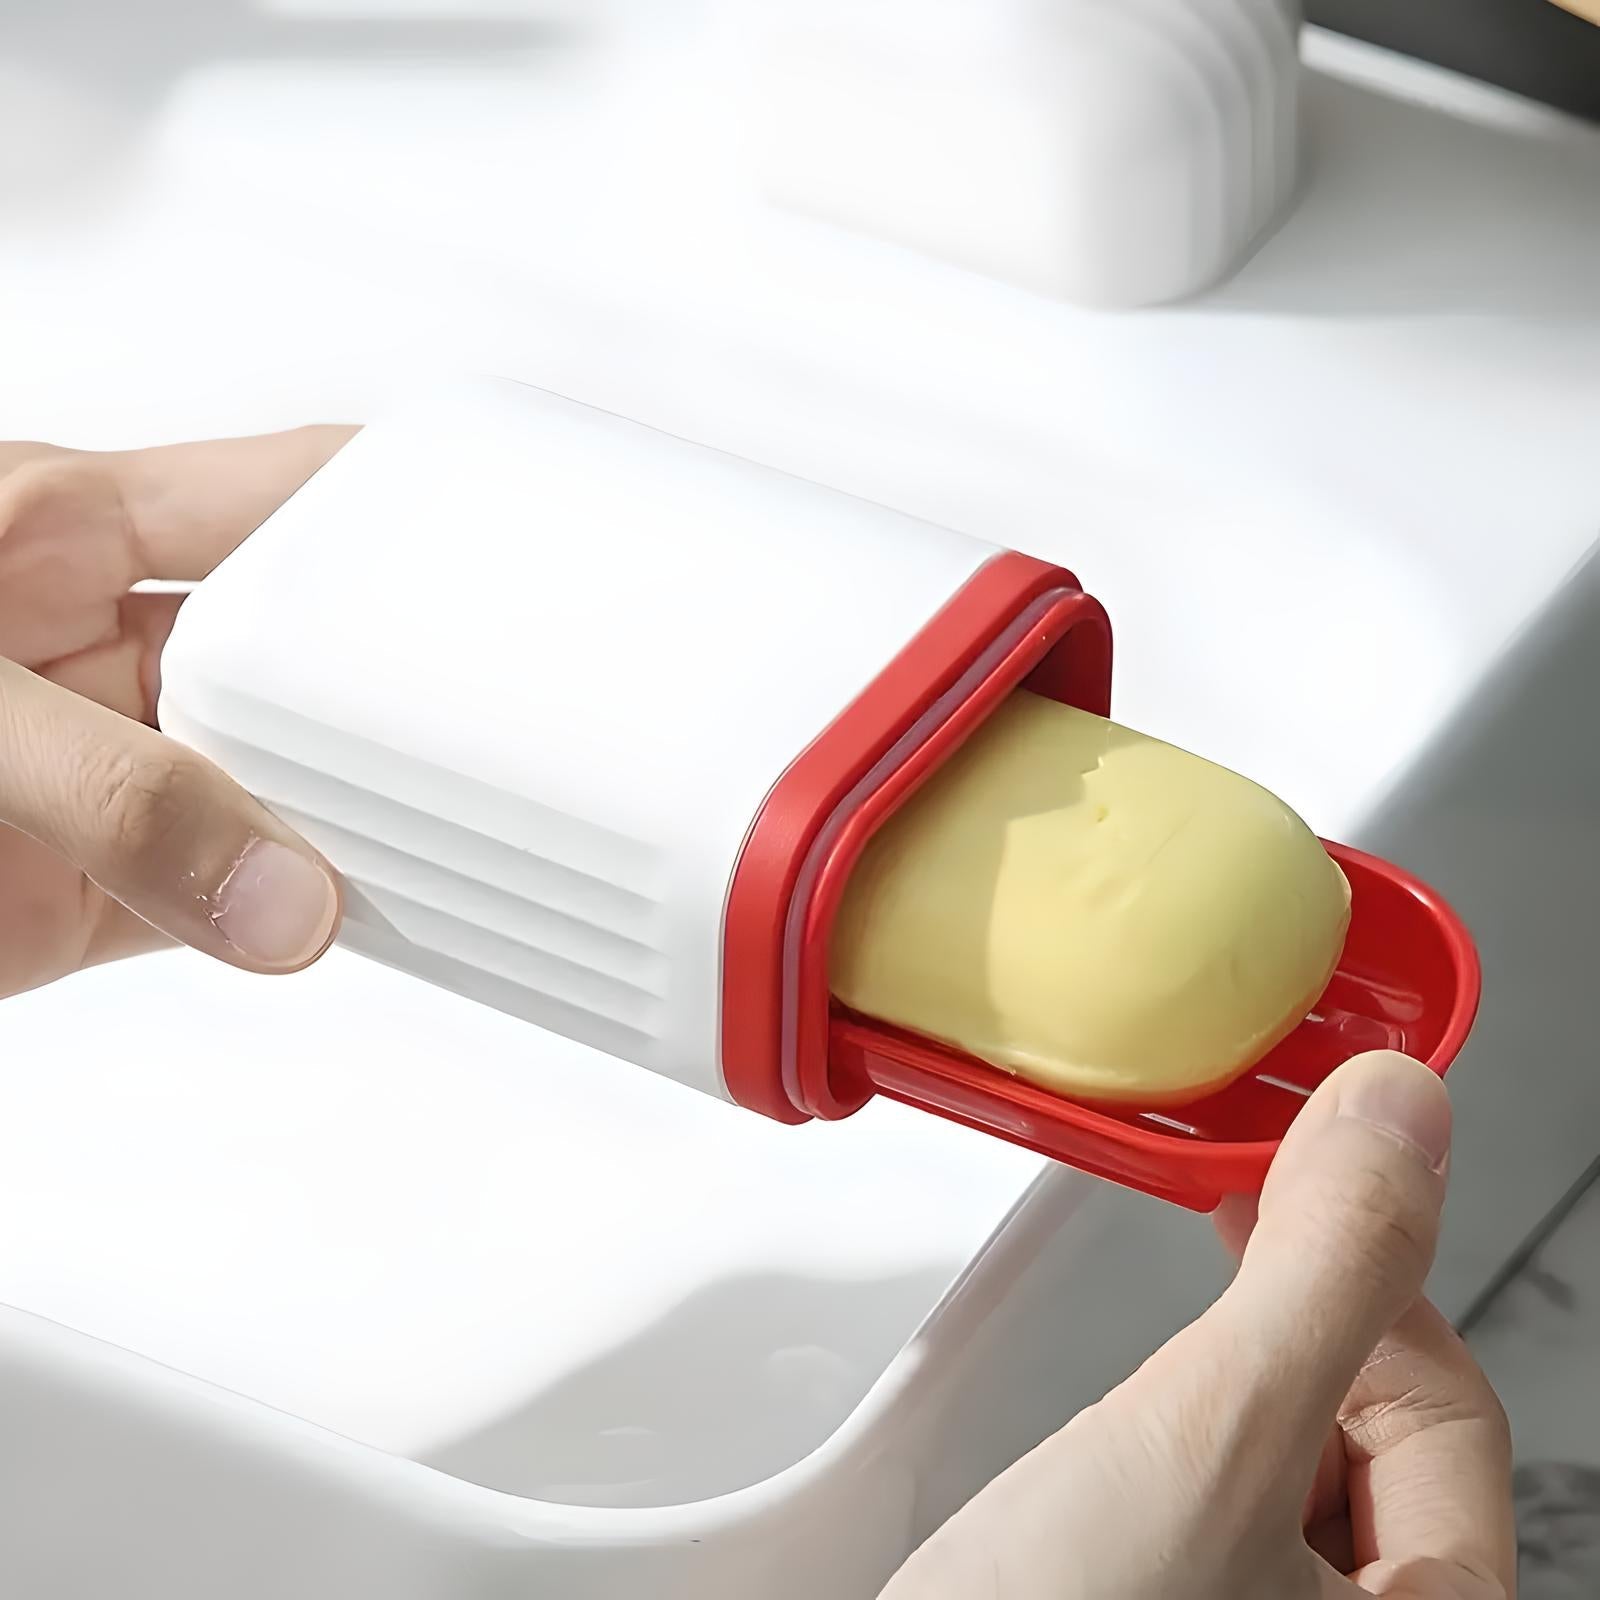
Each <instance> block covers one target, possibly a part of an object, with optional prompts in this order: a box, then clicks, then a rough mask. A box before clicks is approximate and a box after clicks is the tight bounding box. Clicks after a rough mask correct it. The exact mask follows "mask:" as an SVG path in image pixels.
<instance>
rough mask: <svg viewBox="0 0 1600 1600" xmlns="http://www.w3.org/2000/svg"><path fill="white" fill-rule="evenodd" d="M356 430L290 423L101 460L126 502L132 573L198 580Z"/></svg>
mask: <svg viewBox="0 0 1600 1600" xmlns="http://www.w3.org/2000/svg"><path fill="white" fill-rule="evenodd" d="M357 432H359V430H358V429H356V428H353V427H343V426H327V427H312V428H295V429H293V430H291V431H290V432H287V433H269V434H262V435H259V436H257V437H255V438H250V439H215V440H210V441H207V442H204V443H200V444H176V445H160V446H157V447H156V448H154V449H150V450H131V451H126V452H122V453H119V454H117V455H115V456H112V457H109V458H107V459H109V460H110V461H111V462H112V463H113V467H114V472H115V476H116V478H117V481H118V483H119V485H120V486H121V490H122V495H123V501H124V504H125V505H126V507H127V511H128V519H129V523H130V525H131V528H132V537H133V541H134V549H135V559H136V561H137V564H138V567H139V574H138V575H139V577H140V578H160V579H166V580H169V581H176V582H184V583H193V582H198V581H199V580H200V579H201V578H204V577H205V576H206V575H207V574H208V573H210V572H211V571H212V569H213V568H214V567H215V566H216V565H217V563H218V562H220V561H221V560H222V559H223V558H224V557H225V556H228V555H231V554H232V553H233V551H234V550H236V549H237V548H238V547H239V545H240V544H242V543H243V542H244V540H245V539H246V538H248V537H249V536H250V534H252V533H253V532H254V531H255V530H256V529H257V528H258V527H260V526H261V524H262V523H263V522H265V521H266V520H267V518H268V517H269V516H271V514H272V513H273V512H274V511H276V510H277V508H278V507H279V506H280V505H282V504H283V502H284V501H285V500H287V499H288V498H289V496H290V495H292V494H293V493H294V492H295V490H296V489H298V488H300V487H301V485H302V484H304V483H305V482H306V481H307V479H309V478H310V477H312V476H313V474H315V473H316V472H317V471H318V470H319V469H320V468H321V467H323V466H325V465H326V464H327V462H328V461H329V460H330V459H331V458H332V457H333V456H334V455H335V454H336V453H337V452H338V451H339V450H340V449H342V448H343V447H344V446H345V445H346V444H348V443H349V441H350V440H351V439H352V438H353V437H354V436H355V434H356V433H357Z"/></svg>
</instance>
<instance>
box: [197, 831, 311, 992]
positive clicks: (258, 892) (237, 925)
mask: <svg viewBox="0 0 1600 1600" xmlns="http://www.w3.org/2000/svg"><path fill="white" fill-rule="evenodd" d="M338 914H339V896H338V893H337V891H336V890H335V889H334V886H333V880H332V879H331V878H329V876H328V875H327V873H326V872H324V871H323V870H322V868H321V867H319V866H318V865H317V864H316V862H314V861H309V860H307V859H306V857H304V856H303V855H300V854H299V853H298V852H297V851H294V850H291V849H289V848H288V846H287V845H281V844H277V843H275V842H274V841H273V840H271V839H254V840H252V841H251V843H250V845H249V848H248V849H246V851H245V853H244V854H243V855H242V856H240V857H239V859H238V861H237V862H236V863H235V864H234V867H233V870H232V871H231V872H230V873H229V874H228V876H227V877H226V878H225V879H223V882H222V887H221V888H220V889H218V890H217V893H216V896H215V898H214V900H213V902H212V907H211V920H212V922H213V923H214V924H215V925H216V928H217V931H218V932H219V933H220V934H221V935H222V937H223V938H224V939H226V940H227V941H228V943H229V944H231V945H232V946H233V948H234V949H235V950H237V951H238V952H239V953H240V955H242V956H245V957H247V958H248V959H249V960H251V961H255V962H259V963H260V964H261V965H262V966H264V967H298V966H303V965H304V964H305V963H306V962H307V961H310V960H311V959H312V958H313V957H314V956H317V955H319V954H321V952H322V949H323V946H324V945H326V944H327V942H328V940H329V938H330V937H331V936H332V934H333V924H334V919H335V918H336V917H337V916H338Z"/></svg>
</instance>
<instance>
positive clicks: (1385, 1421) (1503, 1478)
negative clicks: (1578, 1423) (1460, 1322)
mask: <svg viewBox="0 0 1600 1600" xmlns="http://www.w3.org/2000/svg"><path fill="white" fill-rule="evenodd" d="M1341 1424H1342V1427H1343V1430H1344V1437H1345V1459H1346V1462H1347V1467H1348V1473H1349V1478H1348V1493H1349V1500H1350V1516H1351V1531H1352V1535H1353V1542H1354V1552H1353V1553H1354V1561H1355V1564H1356V1565H1357V1566H1360V1567H1363V1568H1366V1569H1368V1570H1370V1571H1373V1572H1375V1573H1378V1574H1380V1575H1381V1573H1382V1571H1383V1568H1382V1566H1381V1563H1383V1562H1384V1561H1388V1562H1390V1563H1392V1562H1394V1561H1396V1560H1400V1561H1406V1560H1411V1561H1422V1560H1427V1561H1431V1562H1433V1563H1435V1565H1436V1567H1443V1568H1454V1569H1456V1570H1457V1571H1459V1572H1460V1573H1462V1574H1464V1575H1466V1576H1467V1577H1470V1578H1477V1579H1481V1580H1484V1581H1488V1582H1492V1583H1497V1584H1500V1585H1502V1586H1503V1587H1504V1588H1505V1589H1506V1591H1507V1592H1508V1593H1509V1592H1510V1589H1511V1586H1512V1582H1513V1579H1514V1578H1515V1575H1516V1527H1515V1519H1514V1516H1513V1513H1512V1494H1511V1467H1512V1459H1511V1458H1512V1449H1511V1431H1510V1428H1509V1426H1508V1425H1507V1422H1506V1416H1505V1411H1504V1409H1503V1408H1502V1406H1501V1405H1500V1402H1499V1400H1498V1399H1497V1398H1496V1396H1495V1393H1494V1391H1493V1389H1492V1388H1491V1387H1490V1386H1489V1381H1488V1379H1487V1378H1485V1377H1484V1375H1483V1371H1482V1369H1481V1368H1480V1367H1479V1366H1478V1363H1477V1362H1476V1361H1475V1360H1474V1359H1473V1357H1472V1355H1471V1353H1470V1352H1469V1351H1468V1349H1467V1347H1466V1345H1465V1344H1464V1343H1463V1342H1462V1341H1461V1338H1460V1337H1459V1335H1458V1334H1457V1333H1456V1331H1455V1330H1454V1329H1453V1328H1452V1327H1451V1326H1450V1324H1449V1323H1448V1322H1447V1321H1446V1320H1445V1318H1444V1317H1443V1316H1441V1315H1440V1314H1439V1312H1438V1311H1437V1310H1435V1309H1434V1307H1433V1306H1431V1305H1430V1304H1429V1303H1428V1302H1427V1301H1425V1300H1419V1301H1417V1302H1416V1303H1415V1304H1414V1305H1413V1306H1412V1307H1411V1308H1410V1310H1408V1311H1407V1312H1406V1313H1405V1314H1404V1315H1403V1316H1402V1317H1401V1318H1400V1320H1399V1322H1397V1323H1396V1324H1395V1326H1394V1328H1393V1329H1392V1330H1391V1332H1390V1333H1389V1334H1387V1335H1386V1336H1385V1338H1384V1339H1383V1340H1382V1342H1381V1343H1380V1344H1379V1345H1378V1348H1377V1349H1376V1350H1375V1351H1374V1353H1373V1356H1372V1359H1371V1360H1370V1361H1369V1362H1368V1363H1367V1365H1366V1366H1365V1367H1364V1368H1363V1369H1362V1372H1361V1374H1360V1376H1359V1377H1358V1378H1357V1379H1356V1381H1355V1383H1354V1384H1353V1385H1352V1387H1351V1390H1350V1393H1349V1395H1348V1396H1347V1398H1346V1400H1345V1404H1344V1408H1343V1412H1342V1414H1341ZM1378 1592H1382V1591H1381V1590H1380V1591H1378Z"/></svg>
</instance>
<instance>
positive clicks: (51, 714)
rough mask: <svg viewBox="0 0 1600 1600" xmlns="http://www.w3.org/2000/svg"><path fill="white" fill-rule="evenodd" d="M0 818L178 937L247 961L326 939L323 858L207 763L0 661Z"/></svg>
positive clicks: (283, 967)
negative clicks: (72, 864) (63, 858)
mask: <svg viewBox="0 0 1600 1600" xmlns="http://www.w3.org/2000/svg"><path fill="white" fill-rule="evenodd" d="M0 822H5V823H8V824H10V825H11V826H12V827H15V828H18V829H20V830H21V831H22V832H24V833H27V834H30V835H31V836H32V837H33V838H35V839H37V840H39V841H40V843H42V844H44V845H47V846H48V847H49V848H50V849H52V850H54V851H55V852H56V853H57V854H58V855H61V856H63V857H65V858H66V859H67V860H68V861H70V862H72V863H74V864H75V865H76V866H77V867H78V868H79V869H80V870H81V871H82V872H83V873H84V874H85V875H86V876H87V877H88V878H89V879H90V880H91V881H92V882H94V883H95V884H97V885H98V886H99V887H100V888H101V889H102V890H104V891H105V893H106V894H108V895H110V896H111V897H112V898H113V899H115V900H117V901H119V902H120V903H121V904H122V905H124V906H126V907H128V909H129V910H131V911H133V912H135V913H137V914H138V915H139V916H140V917H142V918H143V919H144V920H145V921H147V922H149V923H151V924H152V925H153V926H154V927H156V928H158V929H160V930H161V931H162V932H163V933H166V934H168V935H170V936H171V937H172V938H174V939H177V940H180V941H181V942H182V943H184V944H188V945H192V946H194V947H195V948H196V949H198V950H203V951H205V952H207V953H208V954H210V955H213V956H216V957H218V958H219V959H221V960H223V961H227V962H229V963H231V964H232V965H234V966H238V967H245V968H248V969H250V970H252V971H257V972H275V971H292V970H294V969H296V968H299V967H303V966H305V965H307V964H308V963H310V962H311V961H314V960H315V959H316V958H317V957H318V956H319V955H321V954H322V952H323V951H324V950H325V949H326V948H327V946H328V944H329V943H330V942H331V940H332V938H333V934H334V929H335V927H336V925H337V923H338V918H339V895H338V890H337V888H336V885H335V880H334V878H333V875H332V873H331V872H330V871H329V869H328V867H327V865H326V863H324V862H323V861H322V859H321V858H320V857H319V856H318V855H317V854H316V852H315V851H313V850H312V849H311V848H310V847H309V846H308V845H307V844H305V843H304V841H302V840H301V839H299V838H297V837H296V836H295V835H294V834H293V833H291V832H290V831H289V830H288V829H287V828H285V827H284V826H283V824H282V823H280V822H279V821H278V820H277V819H276V818H275V817H273V816H272V815H271V813H270V812H268V811H267V810H265V809H264V808H263V807H262V806H260V805H259V804H257V803H256V802H255V801H254V800H252V799H251V798H250V797H249V796H248V795H246V794H245V793H244V791H243V790H241V789H240V788H238V787H237V786H236V785H235V784H234V783H232V782H231V781H230V780H229V779H228V778H226V777H224V776H223V774H222V773H221V772H219V771H218V770H217V768H215V767H213V766H212V765H211V764H210V763H209V762H207V761H205V760H203V759H202V758H201V757H199V756H197V755H195V754H194V753H193V752H192V751H189V750H186V749H184V748H183V747H182V746H181V745H178V744H176V743H174V742H173V741H171V740H169V739H165V738H163V737H162V736H161V735H160V734H159V733H157V732H155V731H154V730H153V729H150V728H146V727H143V726H141V725H140V724H139V723H136V722H132V721H129V720H128V719H126V718H124V717H119V716H117V715H116V714H115V713H114V712H111V711H108V710H106V709H105V708H104V707H103V706H98V705H95V704H93V703H92V702H90V701H88V700H85V699H82V698H81V697H80V696H78V695H75V694H72V693H71V692H69V691H68V690H66V689H63V688H61V687H60V686H59V685H56V684H53V683H50V682H47V681H46V680H45V679H43V678H40V677H37V676H36V675H35V674H33V673H31V672H28V671H26V670H25V669H24V668H22V667H18V666H16V665H14V664H13V663H11V662H9V661H0Z"/></svg>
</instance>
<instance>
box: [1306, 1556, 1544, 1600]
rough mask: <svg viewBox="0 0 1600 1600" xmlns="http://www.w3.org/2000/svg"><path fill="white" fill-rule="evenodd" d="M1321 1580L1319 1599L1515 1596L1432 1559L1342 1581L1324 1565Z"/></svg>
mask: <svg viewBox="0 0 1600 1600" xmlns="http://www.w3.org/2000/svg"><path fill="white" fill-rule="evenodd" d="M1320 1578H1321V1587H1320V1589H1319V1590H1318V1600H1363V1597H1364V1596H1367V1595H1382V1596H1384V1600H1507V1597H1508V1596H1509V1595H1512V1594H1514V1593H1515V1591H1514V1590H1513V1589H1509V1588H1507V1587H1506V1586H1505V1585H1503V1584H1501V1583H1499V1582H1497V1581H1496V1580H1494V1579H1491V1578H1484V1577H1480V1576H1479V1575H1477V1574H1476V1573H1472V1572H1463V1571H1462V1570H1461V1569H1460V1568H1459V1567H1457V1566H1455V1565H1454V1564H1453V1563H1451V1562H1448V1561H1432V1560H1428V1559H1423V1560H1420V1561H1391V1562H1384V1563H1383V1564H1382V1565H1381V1566H1379V1567H1374V1568H1372V1569H1371V1570H1370V1571H1367V1572H1363V1573H1360V1574H1358V1575H1357V1577H1356V1578H1354V1579H1350V1578H1342V1577H1340V1576H1339V1574H1338V1573H1337V1572H1336V1571H1335V1570H1334V1569H1333V1568H1332V1567H1329V1566H1326V1565H1324V1566H1323V1567H1322V1570H1321V1573H1320Z"/></svg>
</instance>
